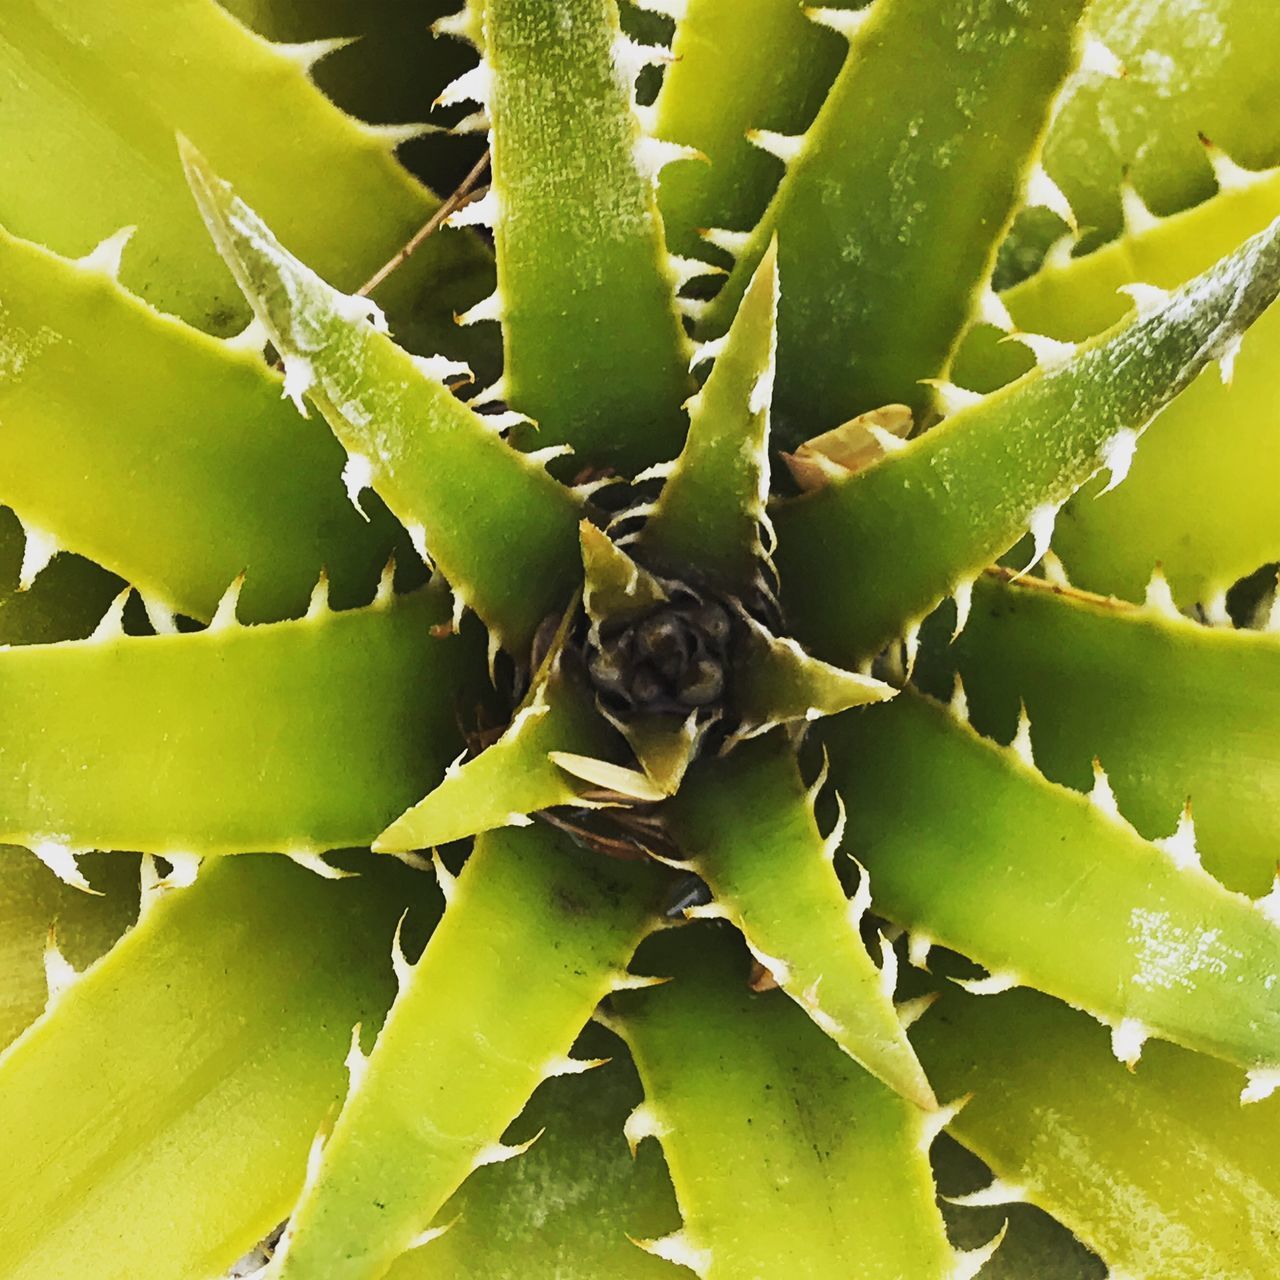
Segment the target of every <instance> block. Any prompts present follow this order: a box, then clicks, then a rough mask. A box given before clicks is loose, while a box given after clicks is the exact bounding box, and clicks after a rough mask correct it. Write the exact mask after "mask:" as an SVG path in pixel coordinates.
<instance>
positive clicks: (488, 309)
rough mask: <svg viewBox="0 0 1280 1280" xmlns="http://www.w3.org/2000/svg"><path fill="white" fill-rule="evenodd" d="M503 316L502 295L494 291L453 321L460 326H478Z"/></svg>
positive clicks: (456, 316) (498, 291)
mask: <svg viewBox="0 0 1280 1280" xmlns="http://www.w3.org/2000/svg"><path fill="white" fill-rule="evenodd" d="M502 314H503V307H502V294H501V291H500V290H498V289H495V290H494V291H493V292H492V293H491V294H490V295H489V296H488V297H487V298H483V299H481V300H480V301H479V302H477V303H476V305H475V306H474V307H471V308H470V309H469V310H467V311H464V312H462V313H461V314H460V315H455V316H454V317H453V318H454V321H455V322H456V323H458V324H460V325H463V326H466V325H472V324H480V323H481V322H483V321H485V320H501V319H502Z"/></svg>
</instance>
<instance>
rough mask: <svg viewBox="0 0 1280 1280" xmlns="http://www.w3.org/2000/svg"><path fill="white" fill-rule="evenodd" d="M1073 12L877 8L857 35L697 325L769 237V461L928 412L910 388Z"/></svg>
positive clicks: (1064, 56)
mask: <svg viewBox="0 0 1280 1280" xmlns="http://www.w3.org/2000/svg"><path fill="white" fill-rule="evenodd" d="M1083 8H1084V3H1083V0H1066V2H1065V3H1064V0H1029V2H1027V3H1022V4H1016V5H1015V4H998V5H991V4H986V3H979V2H978V0H942V2H939V0H884V2H883V3H881V4H878V5H876V6H875V7H874V8H872V9H871V10H870V11H869V17H868V18H867V20H866V22H865V23H863V24H860V25H859V30H858V32H857V34H856V35H854V36H853V40H852V46H851V49H850V53H849V56H848V57H847V59H846V61H845V64H844V68H843V69H842V71H841V72H840V75H839V76H838V77H837V79H836V83H835V85H834V86H833V88H832V90H831V93H830V94H829V95H828V97H827V99H826V101H825V102H824V104H823V106H822V109H821V111H820V112H819V113H818V117H817V119H816V120H815V121H814V123H813V125H812V126H811V127H810V128H809V129H808V131H807V132H806V133H805V134H804V135H803V138H798V139H795V140H787V141H788V142H791V141H794V145H789V146H788V147H787V148H786V151H785V153H784V154H785V158H786V159H787V172H786V175H785V176H784V177H783V179H782V182H781V184H780V185H779V187H778V191H777V194H776V195H775V197H774V199H773V202H772V204H771V205H770V206H769V209H768V211H767V212H766V213H765V215H764V217H763V219H762V220H761V222H760V223H759V225H758V226H757V227H756V229H755V231H754V232H753V234H752V237H751V240H750V243H749V245H748V246H747V248H746V249H745V250H744V251H743V254H742V256H741V257H740V258H739V259H738V261H737V263H736V265H735V267H734V271H733V274H732V276H731V277H730V279H729V281H728V283H727V284H726V286H725V288H724V290H723V291H722V292H721V293H720V295H719V296H718V297H717V299H716V301H715V303H714V304H713V307H712V310H711V311H710V312H709V313H708V316H707V319H706V322H705V325H704V329H705V330H706V332H707V333H708V334H711V333H719V332H723V331H724V329H725V328H726V327H727V325H728V320H729V317H730V316H731V315H732V312H733V308H734V307H735V306H736V305H737V302H738V299H740V298H741V297H742V295H743V292H744V290H745V288H746V284H747V280H748V279H749V277H750V273H751V272H752V271H753V270H754V268H755V265H756V263H757V262H758V261H759V260H760V258H761V256H762V255H763V253H764V251H765V249H766V247H767V245H768V242H769V239H770V237H771V236H773V235H774V234H775V233H776V234H777V235H778V237H779V254H780V259H779V261H780V266H781V271H782V280H783V296H782V304H781V308H780V311H779V317H778V345H779V363H778V369H779V380H778V389H777V395H776V398H775V401H774V410H775V414H776V417H777V420H778V426H779V429H780V432H781V439H782V442H783V443H784V444H794V443H796V442H797V441H799V440H802V439H804V438H805V437H806V436H811V435H816V434H817V433H818V432H819V431H822V430H825V429H826V428H828V427H833V426H835V425H837V424H838V423H840V422H842V421H844V420H845V419H846V418H849V417H852V416H853V415H854V414H856V413H860V412H862V411H864V410H867V409H874V408H876V407H877V406H878V405H882V404H887V403H889V402H891V401H902V402H904V403H907V404H910V405H912V406H913V407H915V408H917V409H921V410H923V409H925V408H926V407H927V406H928V405H929V392H928V389H927V388H924V387H922V386H920V383H919V380H920V379H922V378H930V377H938V376H940V375H941V374H942V373H943V371H944V370H945V368H946V366H947V363H948V360H949V357H950V354H951V351H952V348H953V346H954V344H955V342H956V340H957V338H958V337H959V335H960V333H961V332H962V330H963V328H964V326H965V324H966V323H967V321H968V320H969V319H970V316H971V313H972V311H973V309H974V305H975V302H976V297H977V293H978V291H979V290H980V289H981V288H982V287H983V286H984V285H985V283H986V281H987V278H988V276H989V274H990V271H991V266H992V262H993V258H994V253H995V248H996V245H997V243H998V242H999V240H1000V238H1001V237H1002V236H1003V234H1004V232H1005V230H1006V229H1007V227H1008V225H1009V222H1010V220H1011V218H1012V215H1013V213H1014V211H1015V208H1016V206H1017V203H1018V201H1019V200H1020V198H1021V196H1022V189H1023V186H1024V183H1025V181H1026V178H1027V175H1028V171H1029V168H1030V164H1031V160H1032V157H1033V155H1034V153H1035V152H1036V150H1037V148H1038V145H1039V141H1040V137H1041V134H1042V132H1043V130H1044V129H1045V127H1046V124H1047V120H1048V114H1049V109H1050V106H1051V104H1052V102H1053V99H1054V97H1055V95H1056V94H1057V92H1058V89H1059V88H1060V86H1061V85H1062V83H1063V80H1064V79H1065V77H1066V75H1067V73H1068V72H1069V71H1070V69H1071V65H1072V62H1073V61H1074V59H1075V56H1076V48H1075V46H1076V23H1077V21H1078V19H1079V16H1080V13H1081V11H1082V10H1083ZM907 68H910V70H909V71H907ZM778 150H779V151H781V150H782V149H781V148H778ZM792 153H794V154H792Z"/></svg>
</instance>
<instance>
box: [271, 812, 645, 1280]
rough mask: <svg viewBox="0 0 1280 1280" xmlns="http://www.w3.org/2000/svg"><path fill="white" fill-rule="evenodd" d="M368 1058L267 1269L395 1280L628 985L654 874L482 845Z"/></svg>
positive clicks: (554, 842) (528, 841)
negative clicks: (614, 994) (398, 1263)
mask: <svg viewBox="0 0 1280 1280" xmlns="http://www.w3.org/2000/svg"><path fill="white" fill-rule="evenodd" d="M446 896H447V897H448V898H449V903H448V906H447V907H446V909H445V914H444V918H443V920H442V921H441V923H440V925H439V926H438V927H437V929H436V931H435V932H434V933H433V934H432V936H431V939H430V941H429V942H428V943H427V948H426V950H425V951H424V952H423V956H422V959H421V960H420V961H419V962H418V964H417V965H415V966H413V968H412V969H407V970H405V971H404V972H403V973H402V976H401V987H400V994H399V996H398V997H397V999H396V1002H395V1004H394V1005H393V1006H392V1008H391V1012H390V1014H388V1016H387V1021H386V1023H385V1025H384V1026H383V1028H382V1032H381V1033H380V1034H379V1036H378V1040H377V1043H376V1044H375V1046H374V1049H373V1053H372V1055H371V1056H370V1057H369V1058H368V1060H367V1062H365V1061H363V1060H361V1061H358V1062H357V1064H356V1066H355V1067H353V1070H352V1082H353V1083H352V1088H351V1090H350V1092H349V1093H348V1096H347V1101H346V1105H345V1106H344V1107H343V1110H342V1113H341V1115H340V1116H339V1117H338V1121H337V1124H336V1125H335V1127H334V1131H333V1135H332V1137H331V1138H330V1139H329V1141H328V1143H327V1144H326V1145H325V1149H324V1153H323V1156H322V1157H321V1160H320V1162H319V1164H318V1166H317V1167H316V1170H315V1176H314V1179H313V1180H312V1181H311V1182H310V1183H309V1185H308V1187H307V1189H306V1191H305V1192H304V1194H303V1197H302V1201H301V1203H300V1204H299V1206H298V1208H297V1210H296V1211H295V1212H294V1215H293V1217H292V1219H291V1220H290V1225H289V1231H288V1234H287V1235H286V1243H285V1244H284V1245H282V1247H281V1250H280V1251H279V1252H278V1253H277V1254H276V1257H275V1259H274V1261H273V1262H272V1265H271V1268H270V1269H269V1271H268V1275H270V1276H271V1277H273V1278H274V1277H279V1280H307V1278H309V1277H315V1278H316V1280H358V1278H361V1277H369V1278H370V1280H373V1277H377V1276H382V1275H384V1274H385V1273H386V1272H387V1270H388V1269H389V1267H390V1266H391V1264H392V1262H393V1261H394V1260H395V1258H396V1257H397V1256H398V1255H399V1254H401V1253H402V1252H404V1250H405V1249H407V1248H409V1247H411V1245H412V1243H413V1242H414V1240H415V1238H417V1237H418V1236H419V1235H420V1233H421V1232H422V1231H423V1229H424V1228H426V1227H428V1226H429V1224H430V1223H431V1221H432V1219H433V1218H434V1217H435V1216H436V1214H437V1212H438V1211H439V1209H440V1208H441V1206H442V1205H443V1204H444V1202H445V1201H446V1200H447V1199H448V1198H449V1196H451V1195H452V1194H453V1193H454V1192H455V1191H456V1190H457V1188H458V1187H459V1186H460V1185H461V1184H462V1182H463V1180H464V1179H465V1178H466V1177H467V1175H468V1174H469V1173H470V1172H471V1171H472V1170H473V1169H475V1168H478V1167H481V1166H483V1165H484V1164H486V1163H492V1162H494V1161H496V1160H504V1159H508V1158H516V1157H518V1155H519V1149H518V1148H515V1149H512V1148H506V1147H503V1146H501V1144H500V1140H501V1138H502V1135H503V1134H504V1132H505V1131H506V1129H507V1126H508V1125H509V1124H510V1123H511V1122H512V1121H513V1120H514V1119H515V1118H516V1117H517V1116H518V1115H519V1114H520V1112H521V1110H522V1109H523V1107H524V1105H525V1103H526V1102H527V1101H528V1100H529V1098H530V1096H531V1095H532V1094H533V1092H534V1090H535V1089H536V1088H537V1086H538V1085H539V1084H540V1083H541V1082H542V1081H543V1080H544V1079H546V1078H547V1077H549V1076H551V1075H554V1074H555V1073H556V1071H557V1070H558V1069H560V1067H561V1065H562V1062H563V1059H564V1055H566V1054H567V1053H568V1052H569V1049H570V1047H571V1046H572V1044H573V1042H574V1040H575V1039H576V1038H577V1035H578V1033H579V1032H580V1031H581V1030H582V1027H583V1025H584V1024H585V1023H586V1021H587V1019H588V1018H589V1017H590V1016H591V1013H592V1011H593V1010H594V1008H595V1006H596V1004H597V1003H598V1002H599V1001H600V1000H601V999H602V998H603V997H604V996H605V995H606V994H607V993H608V992H609V991H611V990H612V989H613V987H614V986H615V985H616V984H617V983H618V981H619V980H620V979H621V978H622V977H623V975H624V974H625V970H626V965H627V963H628V961H629V960H630V959H631V953H632V952H633V951H634V950H635V948H636V945H637V944H638V942H639V940H640V938H641V937H642V936H643V935H644V933H645V932H646V931H647V929H648V928H649V926H650V924H651V923H652V914H653V912H654V911H655V910H656V908H657V905H658V903H657V899H658V891H657V882H656V879H655V878H654V876H653V872H652V870H651V869H650V868H649V867H648V866H646V865H644V864H637V863H630V864H626V863H617V862H607V861H606V860H604V859H601V858H600V857H599V856H598V855H595V854H588V853H584V852H582V851H580V850H577V849H575V848H574V847H573V846H572V845H570V844H568V842H567V841H566V840H564V838H563V837H561V836H559V835H557V833H555V832H554V831H552V830H551V829H550V828H548V827H544V826H537V827H530V828H528V829H526V830H524V831H519V832H506V831H504V832H491V833H488V834H486V835H484V836H481V837H480V839H479V841H478V843H477V845H476V850H475V852H474V853H473V854H472V855H471V858H470V859H469V860H468V862H467V865H466V868H465V869H464V871H463V873H462V875H461V877H460V878H459V880H458V881H457V885H456V887H450V889H448V890H447V892H446Z"/></svg>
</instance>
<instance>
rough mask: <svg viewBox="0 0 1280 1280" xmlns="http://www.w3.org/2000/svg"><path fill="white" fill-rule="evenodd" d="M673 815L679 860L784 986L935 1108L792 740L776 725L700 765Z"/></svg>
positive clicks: (874, 1067) (864, 1056)
mask: <svg viewBox="0 0 1280 1280" xmlns="http://www.w3.org/2000/svg"><path fill="white" fill-rule="evenodd" d="M667 820H668V822H669V824H670V826H671V829H672V832H673V834H674V835H675V838H676V842H677V844H678V845H679V848H680V853H681V858H682V863H683V862H687V863H688V865H689V867H690V869H691V870H692V871H694V872H695V873H696V874H697V875H699V876H701V878H702V879H703V880H705V881H706V882H707V884H708V885H710V886H711V890H712V892H713V894H714V895H715V897H714V906H713V907H712V910H714V911H715V912H716V913H717V914H722V915H723V916H724V917H725V918H726V919H729V920H731V921H732V922H733V923H734V924H735V925H736V926H737V927H738V929H739V930H740V931H741V932H742V934H743V936H744V937H745V938H746V940H747V945H748V946H749V947H750V948H751V950H752V953H753V954H754V955H755V957H756V959H757V960H758V961H759V962H760V963H761V964H763V965H764V966H765V968H766V969H768V970H769V971H770V973H771V974H772V975H773V979H774V980H775V981H776V982H777V983H778V985H779V986H781V987H782V988H783V990H784V991H786V993H787V994H788V995H789V996H791V998H792V999H793V1000H795V1001H796V1003H797V1004H799V1005H800V1007H801V1008H803V1009H804V1010H805V1011H806V1012H807V1013H808V1014H809V1016H810V1017H811V1018H812V1019H813V1021H814V1022H815V1023H816V1024H817V1025H818V1026H819V1027H820V1028H821V1029H822V1030H823V1031H824V1032H825V1033H826V1034H827V1035H828V1036H830V1037H831V1039H832V1040H834V1041H835V1042H836V1043H837V1044H838V1045H839V1046H840V1047H841V1048H842V1049H843V1050H844V1051H845V1052H846V1053H847V1054H849V1055H850V1057H852V1058H854V1059H856V1060H857V1061H858V1062H859V1063H861V1064H862V1066H864V1067H865V1068H866V1069H867V1070H868V1071H870V1072H871V1073H872V1074H873V1075H875V1076H877V1077H878V1078H879V1079H880V1080H882V1081H884V1083H885V1084H887V1085H889V1087H890V1088H892V1089H895V1090H896V1091H897V1092H898V1093H900V1094H902V1096H903V1097H904V1098H907V1099H909V1100H910V1101H912V1102H914V1103H916V1104H917V1105H918V1106H921V1107H926V1108H932V1107H935V1106H936V1105H937V1102H936V1100H935V1098H934V1096H933V1091H932V1089H930V1088H929V1082H928V1081H927V1080H926V1079H925V1076H924V1072H923V1071H922V1070H921V1068H920V1064H919V1062H918V1061H917V1060H916V1056H915V1054H914V1053H913V1052H912V1050H911V1045H910V1044H909V1042H908V1041H907V1035H906V1031H905V1030H904V1029H903V1027H902V1024H901V1022H900V1021H899V1020H898V1014H897V1011H896V1010H895V1009H894V1007H893V983H892V975H893V973H894V971H895V969H896V964H895V965H892V966H891V968H889V969H888V970H885V971H883V972H882V971H881V970H880V969H877V968H876V965H875V964H874V962H873V961H872V959H871V957H870V956H869V955H868V954H867V949H866V946H865V945H864V944H863V941H862V937H861V935H860V933H859V925H860V923H861V916H862V915H863V913H865V911H866V908H867V904H868V903H869V901H870V895H869V893H868V894H866V896H865V898H863V899H862V900H861V901H859V900H857V899H855V901H853V902H850V901H849V900H848V899H847V898H846V897H845V894H844V890H843V889H842V888H841V885H840V881H839V879H838V878H837V876H836V872H835V868H834V866H833V865H832V857H833V855H834V853H835V844H836V843H838V842H839V832H838V831H837V832H836V833H835V836H834V843H831V844H828V843H827V841H826V840H824V838H823V835H822V833H821V832H820V831H819V829H818V823H817V819H816V818H815V816H814V812H813V807H812V801H811V798H810V796H809V795H808V794H807V793H806V791H805V787H804V783H803V782H802V781H801V778H800V772H799V769H798V768H797V767H796V762H795V757H794V752H793V750H792V747H791V744H790V743H789V742H788V741H787V739H786V738H785V737H784V736H782V735H780V734H773V735H771V736H770V737H768V738H765V739H762V740H761V741H759V742H753V743H749V744H747V745H745V746H741V747H739V748H738V749H737V750H736V751H734V752H732V753H731V754H730V755H729V756H728V757H726V758H725V759H723V760H717V761H708V762H707V763H706V764H703V765H700V766H698V767H696V769H695V771H694V772H693V773H692V774H691V775H690V776H689V778H688V779H687V781H686V783H685V785H684V786H683V787H682V788H681V790H680V794H679V795H678V796H677V797H676V799H675V800H674V801H673V802H672V804H671V806H670V812H669V814H668V817H667ZM885 955H886V959H887V958H888V955H889V953H888V951H886V952H885ZM886 979H888V981H887V982H886Z"/></svg>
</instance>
